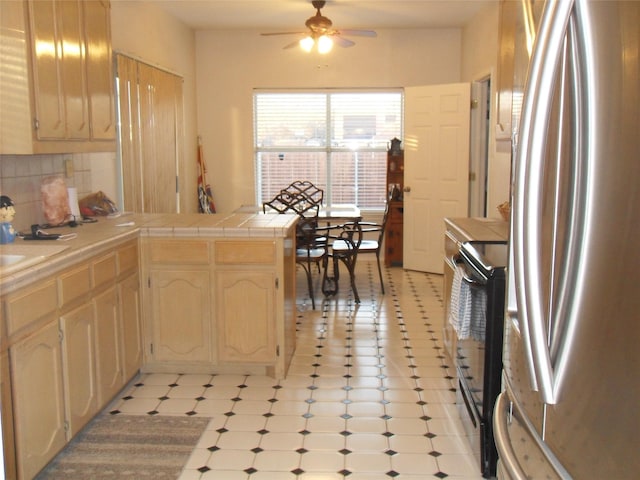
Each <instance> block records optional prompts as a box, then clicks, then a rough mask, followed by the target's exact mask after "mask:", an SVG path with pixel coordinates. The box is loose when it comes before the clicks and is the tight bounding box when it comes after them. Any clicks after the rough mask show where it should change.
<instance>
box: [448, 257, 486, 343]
mask: <svg viewBox="0 0 640 480" xmlns="http://www.w3.org/2000/svg"><path fill="white" fill-rule="evenodd" d="M464 276H465V272H464V268H463V267H461V266H459V265H457V266H456V269H455V272H454V274H453V282H452V284H451V298H450V303H449V323H450V324H451V325H452V326H453V328H454V329H455V331H456V335H457V337H458V338H459V339H460V340H465V339H467V338H469V337H471V338H473V339H474V340H478V341H484V339H485V331H486V325H487V315H486V312H487V294H486V291H485V289H484V288H474V287H472V286H471V285H469V283H468V282H466V281H465V280H464Z"/></svg>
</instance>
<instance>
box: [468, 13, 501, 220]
mask: <svg viewBox="0 0 640 480" xmlns="http://www.w3.org/2000/svg"><path fill="white" fill-rule="evenodd" d="M499 13H500V6H499V4H498V3H496V4H492V5H490V6H488V7H487V8H485V9H483V10H481V11H480V12H479V13H478V14H477V15H476V16H475V17H474V18H473V20H472V21H471V22H470V23H469V24H467V26H466V27H465V28H464V29H463V32H462V80H463V81H465V82H473V81H474V80H479V79H482V78H484V77H486V76H487V75H491V81H492V90H493V91H492V92H491V97H492V102H491V110H490V113H489V115H490V120H489V147H488V149H489V165H488V186H487V216H488V217H499V213H498V211H497V209H496V207H497V206H498V205H499V204H500V203H502V202H504V201H505V200H508V199H509V183H510V175H511V155H510V154H509V153H504V152H498V151H496V143H495V127H494V125H495V123H496V122H495V120H493V119H495V118H497V117H496V106H497V96H496V91H497V89H496V88H495V85H496V81H497V69H498V67H497V65H498V30H499V28H498V25H499Z"/></svg>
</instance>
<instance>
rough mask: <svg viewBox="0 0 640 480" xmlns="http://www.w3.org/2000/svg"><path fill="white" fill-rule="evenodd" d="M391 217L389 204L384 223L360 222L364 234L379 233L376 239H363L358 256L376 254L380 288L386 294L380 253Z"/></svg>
mask: <svg viewBox="0 0 640 480" xmlns="http://www.w3.org/2000/svg"><path fill="white" fill-rule="evenodd" d="M388 216H389V202H387V203H386V204H385V207H384V213H383V214H382V222H381V223H375V222H360V225H361V226H362V233H363V234H367V233H377V235H376V236H377V238H376V239H363V240H362V242H361V243H360V247H359V248H358V255H360V254H363V253H375V254H376V261H377V262H378V276H379V277H380V288H381V289H382V293H384V280H383V279H382V266H381V264H380V252H381V251H382V241H383V240H384V230H385V228H386V226H387V217H388Z"/></svg>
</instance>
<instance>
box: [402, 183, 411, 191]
mask: <svg viewBox="0 0 640 480" xmlns="http://www.w3.org/2000/svg"><path fill="white" fill-rule="evenodd" d="M402 191H403V192H405V193H409V192H411V187H410V186H408V185H407V186H405V187H404V188H403V189H402Z"/></svg>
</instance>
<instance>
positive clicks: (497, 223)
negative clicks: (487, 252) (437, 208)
mask: <svg viewBox="0 0 640 480" xmlns="http://www.w3.org/2000/svg"><path fill="white" fill-rule="evenodd" d="M444 221H445V226H446V229H447V230H448V231H451V232H452V233H454V235H455V238H456V239H457V240H458V241H460V242H471V241H474V240H479V241H487V242H494V241H505V242H506V241H507V240H508V239H509V223H508V222H505V221H504V220H500V219H497V218H475V217H466V218H445V219H444Z"/></svg>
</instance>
